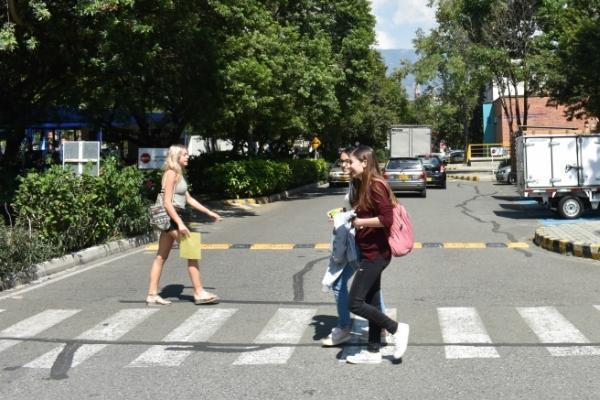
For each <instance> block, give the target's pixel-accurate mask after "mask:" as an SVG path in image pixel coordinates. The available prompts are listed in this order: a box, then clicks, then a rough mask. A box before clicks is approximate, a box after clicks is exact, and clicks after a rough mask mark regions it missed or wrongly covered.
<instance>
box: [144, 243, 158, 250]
mask: <svg viewBox="0 0 600 400" xmlns="http://www.w3.org/2000/svg"><path fill="white" fill-rule="evenodd" d="M154 250H158V243H150V244H147V245H146V251H154Z"/></svg>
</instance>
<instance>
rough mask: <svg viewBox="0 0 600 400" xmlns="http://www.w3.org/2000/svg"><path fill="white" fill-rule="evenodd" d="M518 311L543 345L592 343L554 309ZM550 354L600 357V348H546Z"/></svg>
mask: <svg viewBox="0 0 600 400" xmlns="http://www.w3.org/2000/svg"><path fill="white" fill-rule="evenodd" d="M517 311H518V312H519V314H520V315H521V317H522V318H523V319H524V320H525V322H526V323H527V325H529V327H530V328H531V330H532V331H533V333H535V334H536V336H537V337H538V338H539V339H540V341H541V342H542V343H555V344H556V343H582V344H585V343H590V341H589V340H588V338H586V337H585V335H584V334H583V333H581V332H580V331H579V330H578V329H577V328H576V327H575V325H573V324H572V323H571V322H569V321H568V320H567V319H566V318H565V317H564V316H563V315H562V314H561V313H560V312H559V311H558V310H557V309H556V308H554V307H518V308H517ZM546 349H548V351H549V352H550V354H552V355H553V356H556V357H560V356H590V355H600V347H596V346H566V347H546Z"/></svg>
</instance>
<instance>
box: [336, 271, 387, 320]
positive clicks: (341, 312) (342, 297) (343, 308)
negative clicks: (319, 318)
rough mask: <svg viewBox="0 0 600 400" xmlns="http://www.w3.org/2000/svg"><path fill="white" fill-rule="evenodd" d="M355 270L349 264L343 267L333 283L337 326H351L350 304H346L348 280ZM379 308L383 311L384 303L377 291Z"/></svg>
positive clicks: (381, 295) (381, 294)
mask: <svg viewBox="0 0 600 400" xmlns="http://www.w3.org/2000/svg"><path fill="white" fill-rule="evenodd" d="M355 271H356V270H355V269H354V268H352V267H351V266H350V265H349V264H348V265H346V266H345V267H344V270H343V271H342V274H341V275H340V277H339V278H337V280H336V281H335V282H334V283H333V287H332V290H333V295H334V297H335V304H336V306H337V313H338V317H339V319H338V324H337V326H338V328H340V329H350V328H352V319H351V318H350V306H349V304H348V281H349V280H350V278H352V275H354V272H355ZM379 299H380V305H381V310H382V311H385V304H384V302H383V293H382V292H380V293H379Z"/></svg>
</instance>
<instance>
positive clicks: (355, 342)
mask: <svg viewBox="0 0 600 400" xmlns="http://www.w3.org/2000/svg"><path fill="white" fill-rule="evenodd" d="M385 314H386V315H387V316H388V317H390V318H391V319H393V320H394V321H395V320H396V315H397V311H396V309H395V308H388V309H386V310H385ZM388 337H389V338H391V337H392V336H388ZM368 339H369V322H368V321H367V320H366V319H364V318H362V317H359V316H354V318H353V319H352V339H350V341H349V342H348V345H346V346H344V348H343V350H342V354H341V356H340V359H339V361H340V362H346V357H348V356H353V355H355V354H357V353H359V352H360V351H361V350H362V349H364V348H365V345H366V343H367V342H368ZM390 341H391V339H390ZM382 344H383V343H382ZM393 353H394V344H393V343H389V344H388V345H387V346H384V347H382V348H381V355H382V356H389V355H392V354H393Z"/></svg>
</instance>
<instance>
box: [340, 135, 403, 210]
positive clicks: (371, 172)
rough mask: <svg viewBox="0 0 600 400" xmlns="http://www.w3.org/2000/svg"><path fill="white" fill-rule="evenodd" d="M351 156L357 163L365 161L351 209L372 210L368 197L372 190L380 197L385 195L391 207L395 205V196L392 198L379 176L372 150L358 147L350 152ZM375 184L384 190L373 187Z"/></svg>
mask: <svg viewBox="0 0 600 400" xmlns="http://www.w3.org/2000/svg"><path fill="white" fill-rule="evenodd" d="M351 156H353V157H354V158H356V159H357V160H358V161H362V162H365V161H366V163H367V165H366V167H365V168H364V170H363V173H362V176H361V179H360V184H359V185H358V187H357V188H356V189H357V192H356V196H355V198H354V199H353V200H352V207H354V208H356V209H359V210H372V209H373V208H374V207H373V201H372V199H371V196H370V192H371V190H374V191H375V192H377V193H378V194H379V195H381V196H386V195H387V196H388V197H389V199H390V202H391V203H392V204H393V205H396V203H397V201H396V196H394V193H393V192H392V190H391V188H390V186H389V185H388V183H387V181H386V180H385V178H384V177H383V175H382V174H381V169H380V168H379V162H378V161H377V156H376V155H375V152H374V151H373V149H372V148H370V147H369V146H358V147H357V148H356V149H354V150H353V151H352V153H351ZM375 182H381V183H382V184H383V186H384V188H385V189H382V188H381V185H374V183H375ZM382 190H385V191H386V192H387V193H385V192H383V191H382Z"/></svg>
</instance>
